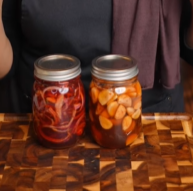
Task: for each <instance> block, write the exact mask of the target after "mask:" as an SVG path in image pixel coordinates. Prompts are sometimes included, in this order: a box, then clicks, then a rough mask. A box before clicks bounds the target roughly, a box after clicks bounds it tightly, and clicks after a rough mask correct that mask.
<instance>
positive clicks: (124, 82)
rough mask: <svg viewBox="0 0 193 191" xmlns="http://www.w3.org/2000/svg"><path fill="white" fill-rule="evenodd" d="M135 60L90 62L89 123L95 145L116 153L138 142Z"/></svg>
mask: <svg viewBox="0 0 193 191" xmlns="http://www.w3.org/2000/svg"><path fill="white" fill-rule="evenodd" d="M138 72H139V71H138V67H137V64H136V61H135V59H133V58H131V57H127V56H123V55H105V56H102V57H98V58H95V59H94V60H93V62H92V69H91V74H92V81H91V83H90V89H89V96H90V97H89V98H90V99H89V121H90V127H91V133H92V136H93V137H94V139H95V141H96V142H97V143H98V144H99V145H101V146H102V147H106V148H112V149H118V148H124V147H126V146H128V145H130V144H131V143H132V142H133V141H134V140H135V139H137V137H138V135H139V133H140V130H141V127H142V123H141V105H142V101H141V95H142V91H141V85H140V83H139V81H138V78H137V77H138Z"/></svg>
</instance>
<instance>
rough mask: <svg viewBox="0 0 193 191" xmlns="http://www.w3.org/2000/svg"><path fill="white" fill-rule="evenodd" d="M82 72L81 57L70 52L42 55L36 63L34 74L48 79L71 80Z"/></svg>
mask: <svg viewBox="0 0 193 191" xmlns="http://www.w3.org/2000/svg"><path fill="white" fill-rule="evenodd" d="M80 73H81V67H80V61H79V59H78V58H76V57H74V56H72V55H68V54H53V55H47V56H42V57H40V58H38V59H37V60H36V61H35V63H34V76H36V77H37V78H39V79H42V80H46V81H64V80H70V79H73V78H75V77H77V76H78V75H80Z"/></svg>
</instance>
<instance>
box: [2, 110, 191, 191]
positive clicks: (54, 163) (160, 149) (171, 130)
mask: <svg viewBox="0 0 193 191" xmlns="http://www.w3.org/2000/svg"><path fill="white" fill-rule="evenodd" d="M31 119H32V116H31V114H21V115H16V114H0V191H62V190H63V191H79V190H83V191H99V190H102V191H103V190H105V191H114V190H118V191H193V160H192V156H193V138H192V137H193V136H192V127H193V126H192V117H191V116H190V115H188V114H179V113H178V114H177V113H173V114H172V113H170V114H169V113H165V114H158V113H156V114H146V115H143V117H142V119H143V129H142V132H141V135H140V137H139V138H138V139H137V140H136V141H135V142H134V143H133V144H132V145H131V146H129V147H127V148H125V149H119V150H112V149H105V148H101V147H99V146H98V145H97V144H95V143H94V141H93V140H92V138H91V137H90V136H87V135H85V136H84V137H83V138H82V139H81V140H80V141H79V143H78V144H77V145H76V146H74V147H72V148H69V149H62V150H53V149H47V148H44V147H42V146H40V145H38V143H37V142H36V141H35V140H34V138H33V136H32V134H33V133H32V132H33V130H32V120H31Z"/></svg>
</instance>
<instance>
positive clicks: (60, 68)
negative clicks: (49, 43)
mask: <svg viewBox="0 0 193 191" xmlns="http://www.w3.org/2000/svg"><path fill="white" fill-rule="evenodd" d="M34 68H35V69H34V77H35V81H34V85H33V127H34V131H35V134H36V137H37V140H38V141H39V142H40V143H41V144H42V145H44V146H45V147H49V148H56V149H57V148H58V149H59V148H66V147H70V146H73V145H74V144H75V143H76V142H77V141H78V140H79V138H80V136H81V135H82V134H83V132H84V128H85V124H86V120H85V93H84V88H83V84H82V82H81V79H80V73H81V68H80V61H79V60H78V59H77V58H75V57H73V56H70V55H61V54H60V55H49V56H45V57H41V58H39V59H38V60H37V61H36V62H35V64H34Z"/></svg>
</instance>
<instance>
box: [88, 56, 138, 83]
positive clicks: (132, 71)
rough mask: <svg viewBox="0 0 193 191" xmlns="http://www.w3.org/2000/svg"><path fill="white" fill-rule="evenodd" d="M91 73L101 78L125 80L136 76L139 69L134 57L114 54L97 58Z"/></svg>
mask: <svg viewBox="0 0 193 191" xmlns="http://www.w3.org/2000/svg"><path fill="white" fill-rule="evenodd" d="M91 73H92V75H93V76H95V77H96V78H99V79H103V80H109V81H123V80H129V79H131V78H133V77H135V76H136V75H137V74H138V73H139V70H138V67H137V64H136V60H135V59H134V58H132V57H128V56H123V55H116V54H112V55H106V56H101V57H97V58H95V59H94V60H93V62H92V69H91Z"/></svg>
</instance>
